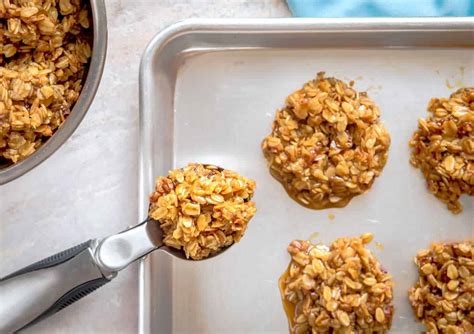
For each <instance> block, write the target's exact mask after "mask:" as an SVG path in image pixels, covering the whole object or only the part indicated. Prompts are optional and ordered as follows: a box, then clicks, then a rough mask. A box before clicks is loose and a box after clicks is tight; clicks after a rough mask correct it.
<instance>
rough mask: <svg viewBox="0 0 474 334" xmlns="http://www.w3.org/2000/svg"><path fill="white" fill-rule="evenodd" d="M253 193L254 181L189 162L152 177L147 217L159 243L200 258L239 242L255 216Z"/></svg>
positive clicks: (195, 258)
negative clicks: (159, 231) (155, 226)
mask: <svg viewBox="0 0 474 334" xmlns="http://www.w3.org/2000/svg"><path fill="white" fill-rule="evenodd" d="M254 190H255V182H254V181H252V180H250V179H247V178H245V177H243V176H241V175H239V174H237V173H235V172H233V171H230V170H227V169H224V170H222V169H220V168H218V167H215V166H210V165H201V164H189V165H188V166H186V167H185V168H178V169H175V170H173V171H170V172H169V174H168V176H166V177H159V178H158V179H157V181H156V187H155V192H153V193H152V194H151V195H150V209H149V216H150V217H151V218H153V219H155V220H157V221H159V223H160V227H161V229H162V230H163V240H164V243H165V245H167V246H169V247H174V248H177V249H183V250H184V252H185V254H186V257H188V258H191V259H193V260H201V259H203V258H206V257H208V256H209V255H212V254H214V253H216V252H218V251H220V250H221V249H222V248H224V247H228V246H230V245H232V244H233V243H235V242H238V241H239V240H240V239H241V238H242V236H243V235H244V233H245V230H246V229H247V224H248V223H249V221H250V219H251V218H252V217H253V215H254V214H255V212H256V208H255V204H254V203H253V202H251V199H252V196H253V194H254Z"/></svg>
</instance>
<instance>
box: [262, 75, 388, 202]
mask: <svg viewBox="0 0 474 334" xmlns="http://www.w3.org/2000/svg"><path fill="white" fill-rule="evenodd" d="M389 146H390V136H389V134H388V132H387V130H386V129H385V127H384V126H383V125H382V123H381V122H380V111H379V109H378V107H377V106H376V105H375V103H374V102H373V101H372V100H371V99H370V98H369V97H368V96H367V94H366V93H363V92H362V93H360V92H357V91H355V90H354V89H353V88H352V84H351V85H347V84H346V83H344V82H343V81H341V80H338V79H335V78H326V77H325V76H324V73H319V74H318V76H317V78H316V79H315V80H312V81H309V82H307V83H306V84H305V85H304V86H303V88H302V89H300V90H298V91H296V92H294V93H292V94H291V95H289V96H288V97H287V99H286V106H285V107H284V108H283V109H280V110H278V111H277V113H276V116H275V120H274V121H273V126H272V133H271V134H270V135H268V136H267V137H266V138H265V139H264V140H263V143H262V149H263V152H264V154H265V157H266V158H267V160H268V163H269V168H270V172H271V174H272V175H273V176H274V177H275V178H276V179H277V180H278V181H280V182H281V183H282V185H283V186H284V187H285V189H286V191H287V192H288V194H289V195H290V196H291V197H292V198H293V199H294V200H296V201H297V202H298V203H300V204H301V205H304V206H306V207H309V208H312V209H324V208H329V207H343V206H345V205H347V204H348V203H349V201H350V200H351V199H352V198H353V197H354V196H357V195H360V194H363V193H365V192H367V191H368V190H369V189H370V187H371V186H372V183H373V182H374V180H375V178H376V177H377V176H379V175H380V173H381V172H382V169H383V167H384V166H385V163H386V162H387V156H388V149H389Z"/></svg>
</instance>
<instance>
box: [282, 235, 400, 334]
mask: <svg viewBox="0 0 474 334" xmlns="http://www.w3.org/2000/svg"><path fill="white" fill-rule="evenodd" d="M372 238H373V236H372V234H371V233H366V234H363V235H362V236H360V237H354V238H340V239H337V240H336V241H334V242H333V243H332V244H331V246H330V247H327V246H325V245H313V244H311V243H310V242H307V241H298V240H295V241H293V242H292V243H291V244H290V246H289V247H288V252H289V253H290V255H291V262H290V265H289V267H288V269H287V271H286V272H285V273H284V274H283V275H282V276H281V278H280V281H279V283H280V291H281V294H282V300H283V304H284V307H285V312H286V313H287V316H288V323H289V326H290V332H291V333H341V334H342V333H386V332H387V331H388V330H389V328H390V326H391V322H392V317H393V313H394V308H393V295H392V288H393V282H392V278H391V277H390V275H388V274H387V272H386V271H385V270H384V269H383V268H382V266H381V265H380V263H379V262H378V261H377V259H376V258H375V257H374V256H373V255H372V253H371V252H370V251H369V250H368V249H366V248H365V245H366V244H368V243H369V242H370V241H371V240H372Z"/></svg>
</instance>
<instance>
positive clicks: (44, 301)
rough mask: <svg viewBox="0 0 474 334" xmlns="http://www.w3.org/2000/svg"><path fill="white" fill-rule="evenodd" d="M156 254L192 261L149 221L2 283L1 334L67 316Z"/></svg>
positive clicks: (69, 251) (55, 257)
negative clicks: (135, 264)
mask: <svg viewBox="0 0 474 334" xmlns="http://www.w3.org/2000/svg"><path fill="white" fill-rule="evenodd" d="M217 169H219V170H222V168H220V167H217ZM231 246H232V245H231ZM231 246H229V247H227V248H224V249H221V250H220V251H219V252H216V253H214V254H213V255H211V256H209V257H208V258H210V257H214V256H217V255H220V254H222V253H223V252H224V251H225V250H227V249H228V248H230V247H231ZM157 249H160V250H162V251H165V252H167V253H168V254H170V255H172V256H176V257H178V258H180V259H184V260H188V259H187V258H186V256H185V255H184V252H183V251H181V250H178V249H173V248H169V247H167V246H165V245H164V243H163V233H162V230H161V228H160V224H159V222H157V221H155V220H153V219H151V218H148V219H147V220H145V221H144V222H142V223H140V224H138V225H136V226H134V227H131V228H129V229H127V230H125V231H123V232H121V233H118V234H115V235H112V236H109V237H107V238H104V239H93V240H89V241H86V242H84V243H82V244H80V245H77V246H75V247H72V248H70V249H67V250H65V251H63V252H60V253H58V254H55V255H53V256H50V257H48V258H46V259H44V260H41V261H39V262H36V263H33V264H32V265H29V266H27V267H25V268H23V269H20V270H18V271H16V272H14V273H12V274H10V275H8V276H6V277H4V278H2V279H0V301H1V302H0V333H10V332H14V331H18V330H21V329H24V328H26V327H28V326H31V325H33V324H34V323H36V322H38V321H41V320H42V319H44V318H46V317H48V316H50V315H52V314H54V313H56V312H58V311H60V310H62V309H63V308H65V307H67V306H69V305H71V304H72V303H74V302H75V301H77V300H79V299H81V298H82V297H84V296H86V295H88V294H89V293H91V292H93V291H94V290H96V289H97V288H99V287H101V286H102V285H104V284H106V283H108V282H110V281H111V280H112V279H113V278H114V277H115V276H116V275H117V274H118V273H119V271H121V270H122V269H124V268H126V267H127V266H128V265H129V264H131V263H132V262H134V261H136V260H138V259H140V258H142V257H144V256H145V255H147V254H149V253H150V252H152V251H154V250H157Z"/></svg>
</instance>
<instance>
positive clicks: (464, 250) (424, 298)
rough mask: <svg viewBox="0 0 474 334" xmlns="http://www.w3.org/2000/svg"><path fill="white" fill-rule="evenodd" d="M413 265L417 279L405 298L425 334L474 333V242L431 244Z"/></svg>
mask: <svg viewBox="0 0 474 334" xmlns="http://www.w3.org/2000/svg"><path fill="white" fill-rule="evenodd" d="M415 264H416V265H417V267H418V274H419V278H418V281H417V282H416V284H415V285H414V286H413V287H412V288H411V289H410V290H409V292H408V295H409V299H410V303H411V306H412V307H413V312H414V313H415V317H416V318H417V319H418V320H419V321H421V322H422V323H423V324H425V326H426V327H427V333H429V334H435V333H449V334H451V333H452V334H468V333H474V240H469V241H464V242H456V243H434V244H432V245H431V247H430V248H429V249H425V250H422V251H420V252H419V253H418V255H417V256H416V258H415Z"/></svg>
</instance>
